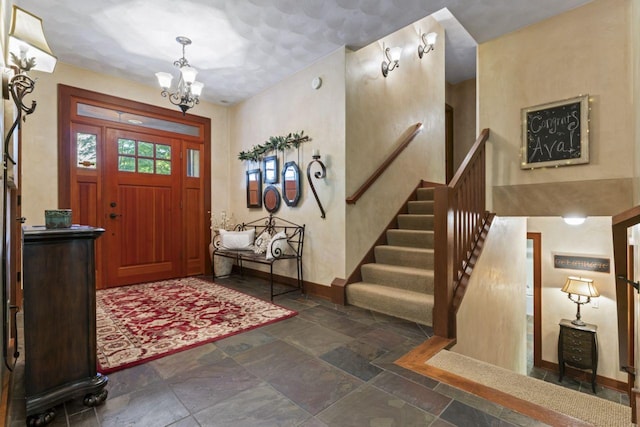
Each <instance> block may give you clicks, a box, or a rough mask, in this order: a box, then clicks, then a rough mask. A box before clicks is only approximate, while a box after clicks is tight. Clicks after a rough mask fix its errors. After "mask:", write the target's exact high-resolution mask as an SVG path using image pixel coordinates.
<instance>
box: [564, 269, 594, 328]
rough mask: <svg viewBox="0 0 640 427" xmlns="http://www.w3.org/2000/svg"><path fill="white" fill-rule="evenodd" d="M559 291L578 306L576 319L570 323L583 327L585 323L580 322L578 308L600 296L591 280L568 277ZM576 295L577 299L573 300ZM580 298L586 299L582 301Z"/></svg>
mask: <svg viewBox="0 0 640 427" xmlns="http://www.w3.org/2000/svg"><path fill="white" fill-rule="evenodd" d="M561 291H562V292H566V293H567V294H569V295H568V296H569V299H570V300H571V301H573V302H575V303H576V305H577V306H578V312H577V313H576V318H575V320H572V321H571V323H573V324H574V325H576V326H584V325H585V323H584V322H583V321H582V320H580V306H581V305H582V304H589V302H590V301H591V298H592V297H593V298H595V297H599V296H600V293H599V292H598V289H596V287H595V285H594V284H593V280H591V279H585V278H584V277H575V276H569V277H568V278H567V281H566V283H565V284H564V286H563V287H562V289H561ZM576 295H577V296H578V299H574V296H576ZM582 297H586V299H583V298H582Z"/></svg>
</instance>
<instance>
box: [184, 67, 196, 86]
mask: <svg viewBox="0 0 640 427" xmlns="http://www.w3.org/2000/svg"><path fill="white" fill-rule="evenodd" d="M180 73H182V79H183V80H184V82H185V83H186V84H188V85H190V84H192V83H193V82H195V81H196V75H197V74H198V70H196V69H195V68H193V67H190V66H188V65H187V66H184V67H182V68H180Z"/></svg>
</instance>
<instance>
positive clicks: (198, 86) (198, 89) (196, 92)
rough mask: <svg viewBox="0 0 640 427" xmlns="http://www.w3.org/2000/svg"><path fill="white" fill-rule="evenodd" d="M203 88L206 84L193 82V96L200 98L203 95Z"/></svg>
mask: <svg viewBox="0 0 640 427" xmlns="http://www.w3.org/2000/svg"><path fill="white" fill-rule="evenodd" d="M202 88H204V83H202V82H193V84H192V85H191V93H192V94H193V96H195V97H196V98H198V97H200V95H202Z"/></svg>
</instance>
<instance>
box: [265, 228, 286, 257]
mask: <svg viewBox="0 0 640 427" xmlns="http://www.w3.org/2000/svg"><path fill="white" fill-rule="evenodd" d="M288 247H289V243H288V240H287V234H286V233H285V232H284V231H280V232H278V233H276V234H274V235H273V237H272V238H271V241H269V246H267V254H266V258H267V259H273V258H276V257H275V256H274V255H273V253H274V252H276V253H278V255H279V256H282V255H284V254H286V253H287V248H288ZM277 249H280V250H279V251H278V250H277Z"/></svg>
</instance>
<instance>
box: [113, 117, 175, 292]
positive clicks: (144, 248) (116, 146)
mask: <svg viewBox="0 0 640 427" xmlns="http://www.w3.org/2000/svg"><path fill="white" fill-rule="evenodd" d="M105 143H106V146H105V148H106V152H105V154H106V156H105V157H106V162H105V166H106V170H105V172H106V175H105V178H106V179H105V192H104V195H105V197H104V199H103V203H104V204H105V206H104V211H103V212H104V215H105V218H104V224H105V229H106V233H105V235H104V241H105V242H104V243H105V252H106V254H105V255H106V257H107V259H108V262H105V264H104V266H105V267H106V269H107V274H106V276H107V280H106V284H107V286H109V287H111V286H121V285H126V284H132V283H141V282H147V281H152V280H162V279H168V278H172V277H177V276H179V275H180V273H181V255H182V254H181V248H182V241H181V233H180V231H181V224H182V217H181V209H180V201H181V200H180V198H181V195H180V182H181V181H180V177H181V173H182V172H181V161H180V141H179V140H175V139H171V138H163V137H160V136H157V135H148V134H144V133H138V132H130V131H123V130H116V129H108V130H107V135H106V141H105Z"/></svg>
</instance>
